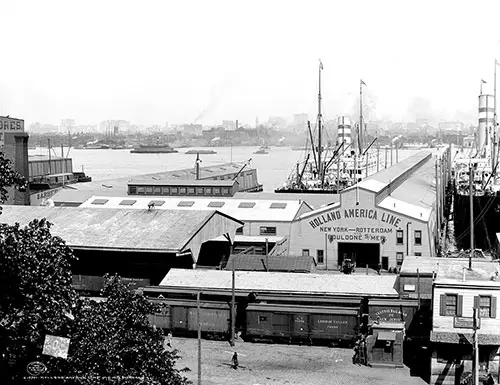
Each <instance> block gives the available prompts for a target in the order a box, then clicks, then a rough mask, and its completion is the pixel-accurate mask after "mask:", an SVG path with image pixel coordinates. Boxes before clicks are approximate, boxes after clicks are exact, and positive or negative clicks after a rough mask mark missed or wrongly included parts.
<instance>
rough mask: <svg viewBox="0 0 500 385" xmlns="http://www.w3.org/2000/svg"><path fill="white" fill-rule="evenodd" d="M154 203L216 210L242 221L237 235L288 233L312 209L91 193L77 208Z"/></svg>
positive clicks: (293, 203) (298, 203)
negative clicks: (95, 194) (293, 224)
mask: <svg viewBox="0 0 500 385" xmlns="http://www.w3.org/2000/svg"><path fill="white" fill-rule="evenodd" d="M151 203H154V209H155V210H195V211H197V210H217V211H219V212H221V213H223V214H226V215H229V216H231V217H234V218H237V219H238V220H240V221H242V222H244V223H245V224H244V226H243V227H241V228H239V229H238V230H237V232H236V234H237V235H246V236H281V237H286V238H287V239H288V238H289V236H290V232H291V225H292V223H293V221H294V219H296V218H298V217H299V216H301V215H302V214H304V213H306V212H309V211H311V210H312V208H311V206H309V205H308V204H307V203H306V202H304V201H302V200H300V199H297V200H262V199H234V198H224V199H217V198H194V197H168V198H167V197H159V196H158V197H156V196H155V197H136V196H127V197H109V196H92V197H91V198H90V199H88V200H87V201H85V202H83V203H82V204H81V205H80V207H96V208H98V207H103V208H112V209H119V208H122V209H142V210H147V209H148V205H150V204H151Z"/></svg>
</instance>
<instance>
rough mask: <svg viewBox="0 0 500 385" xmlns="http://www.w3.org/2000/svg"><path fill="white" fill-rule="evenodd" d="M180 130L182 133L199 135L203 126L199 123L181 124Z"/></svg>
mask: <svg viewBox="0 0 500 385" xmlns="http://www.w3.org/2000/svg"><path fill="white" fill-rule="evenodd" d="M182 132H183V133H184V135H193V136H201V135H202V134H203V126H202V125H201V124H183V125H182Z"/></svg>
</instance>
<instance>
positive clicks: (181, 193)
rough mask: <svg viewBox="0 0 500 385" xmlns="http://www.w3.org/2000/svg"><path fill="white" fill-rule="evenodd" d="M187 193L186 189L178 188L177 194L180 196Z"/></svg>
mask: <svg viewBox="0 0 500 385" xmlns="http://www.w3.org/2000/svg"><path fill="white" fill-rule="evenodd" d="M186 193H187V189H186V188H185V187H180V188H179V194H180V195H186Z"/></svg>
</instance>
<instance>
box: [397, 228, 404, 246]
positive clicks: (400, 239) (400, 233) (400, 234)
mask: <svg viewBox="0 0 500 385" xmlns="http://www.w3.org/2000/svg"><path fill="white" fill-rule="evenodd" d="M396 244H397V245H402V244H403V230H396Z"/></svg>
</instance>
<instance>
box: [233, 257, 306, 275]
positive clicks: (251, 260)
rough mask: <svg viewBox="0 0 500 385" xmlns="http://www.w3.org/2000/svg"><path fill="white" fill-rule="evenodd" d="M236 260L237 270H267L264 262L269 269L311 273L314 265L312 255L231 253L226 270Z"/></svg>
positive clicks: (235, 267)
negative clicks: (286, 255) (287, 255)
mask: <svg viewBox="0 0 500 385" xmlns="http://www.w3.org/2000/svg"><path fill="white" fill-rule="evenodd" d="M233 261H234V269H235V270H246V271H266V270H265V268H264V264H265V265H266V267H267V269H268V271H287V272H294V273H309V272H311V270H312V268H313V266H314V260H313V258H312V257H304V256H298V257H283V256H278V257H277V256H270V257H267V259H266V256H265V255H248V254H245V255H231V256H230V257H229V259H228V261H227V265H226V268H225V269H226V270H232V266H233V265H232V264H233Z"/></svg>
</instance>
